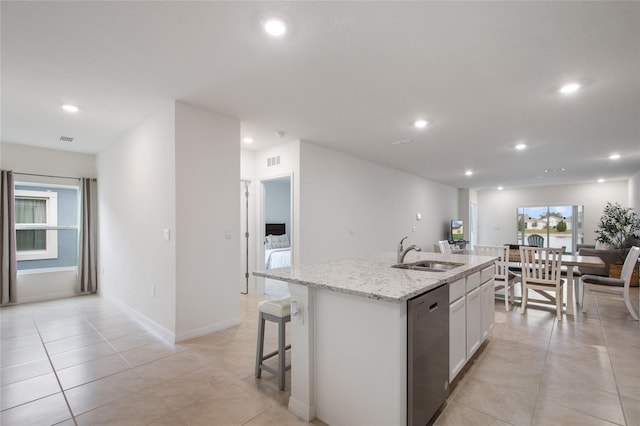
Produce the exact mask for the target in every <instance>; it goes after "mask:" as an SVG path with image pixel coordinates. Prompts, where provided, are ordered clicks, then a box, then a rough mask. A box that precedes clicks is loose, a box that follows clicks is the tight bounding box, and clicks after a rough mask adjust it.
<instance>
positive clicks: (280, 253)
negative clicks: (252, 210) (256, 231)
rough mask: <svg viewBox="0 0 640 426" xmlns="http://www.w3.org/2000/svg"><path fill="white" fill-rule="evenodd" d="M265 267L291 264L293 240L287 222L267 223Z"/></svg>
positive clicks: (281, 266)
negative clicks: (290, 239)
mask: <svg viewBox="0 0 640 426" xmlns="http://www.w3.org/2000/svg"><path fill="white" fill-rule="evenodd" d="M264 235H265V239H264V249H265V250H264V267H265V269H274V268H284V267H286V266H291V242H290V241H289V236H288V235H287V229H286V224H284V223H267V224H265V232H264Z"/></svg>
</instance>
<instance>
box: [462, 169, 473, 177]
mask: <svg viewBox="0 0 640 426" xmlns="http://www.w3.org/2000/svg"><path fill="white" fill-rule="evenodd" d="M464 174H465V175H467V176H471V175H472V174H473V172H472V171H471V170H467V171H466V172H464Z"/></svg>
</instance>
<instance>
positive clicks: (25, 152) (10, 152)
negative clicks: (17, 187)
mask: <svg viewBox="0 0 640 426" xmlns="http://www.w3.org/2000/svg"><path fill="white" fill-rule="evenodd" d="M1 150H2V160H1V161H2V162H1V163H0V166H1V167H2V168H3V169H6V170H13V171H15V172H24V173H35V174H40V175H54V176H69V177H78V178H80V177H96V157H95V155H93V154H82V153H77V152H69V151H58V150H55V149H46V148H39V147H35V146H28V145H19V144H11V143H5V142H2V144H1ZM65 183H66V184H69V181H68V180H67V181H66V182H65Z"/></svg>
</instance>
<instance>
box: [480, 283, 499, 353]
mask: <svg viewBox="0 0 640 426" xmlns="http://www.w3.org/2000/svg"><path fill="white" fill-rule="evenodd" d="M480 289H481V291H482V341H484V340H485V339H486V338H487V336H489V333H490V332H491V330H493V319H494V314H495V309H496V306H495V300H496V299H495V294H494V293H495V291H494V282H493V279H491V280H489V281H487V282H486V283H484V284H483V285H482V286H481V287H480Z"/></svg>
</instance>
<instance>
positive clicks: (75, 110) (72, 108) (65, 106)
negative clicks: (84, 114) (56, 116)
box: [62, 104, 79, 112]
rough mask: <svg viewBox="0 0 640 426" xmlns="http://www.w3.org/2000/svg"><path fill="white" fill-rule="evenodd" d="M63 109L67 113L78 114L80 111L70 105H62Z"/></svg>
mask: <svg viewBox="0 0 640 426" xmlns="http://www.w3.org/2000/svg"><path fill="white" fill-rule="evenodd" d="M62 109H63V110H65V111H67V112H78V111H79V109H78V107H77V106H75V105H69V104H65V105H62Z"/></svg>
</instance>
